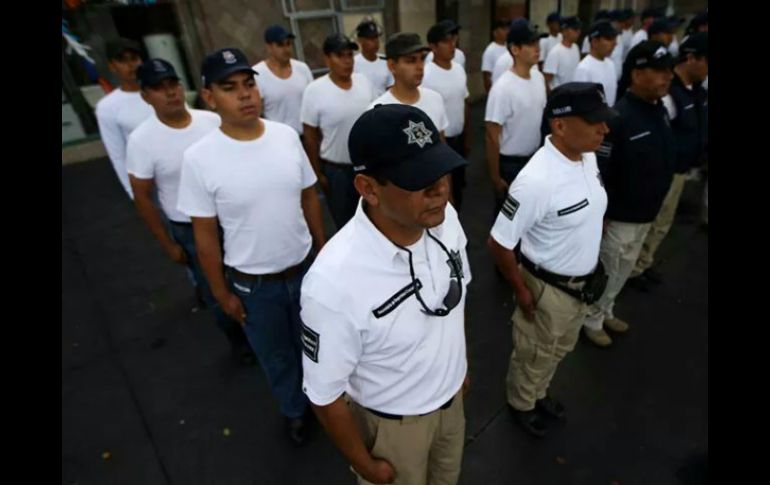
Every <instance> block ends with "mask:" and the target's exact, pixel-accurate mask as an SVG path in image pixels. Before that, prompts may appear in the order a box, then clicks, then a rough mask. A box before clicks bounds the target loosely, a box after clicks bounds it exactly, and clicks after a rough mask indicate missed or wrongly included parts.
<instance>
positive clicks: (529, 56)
mask: <svg viewBox="0 0 770 485" xmlns="http://www.w3.org/2000/svg"><path fill="white" fill-rule="evenodd" d="M511 50H512V51H513V56H514V58H515V63H521V64H523V65H525V66H530V67H531V66H534V65H536V64H537V63H538V62H539V61H540V41H538V40H534V41H532V42H530V43H529V44H521V45H516V44H514V45H513V46H511Z"/></svg>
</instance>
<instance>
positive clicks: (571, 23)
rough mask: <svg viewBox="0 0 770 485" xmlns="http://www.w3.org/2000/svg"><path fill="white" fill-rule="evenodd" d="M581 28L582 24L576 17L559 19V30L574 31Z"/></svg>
mask: <svg viewBox="0 0 770 485" xmlns="http://www.w3.org/2000/svg"><path fill="white" fill-rule="evenodd" d="M582 27H583V22H581V21H580V19H579V18H577V16H575V15H573V16H572V17H564V18H562V19H561V28H562V29H575V30H580V29H581V28H582Z"/></svg>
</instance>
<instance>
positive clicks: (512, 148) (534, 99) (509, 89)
mask: <svg viewBox="0 0 770 485" xmlns="http://www.w3.org/2000/svg"><path fill="white" fill-rule="evenodd" d="M507 42H508V48H509V49H510V52H511V55H512V56H513V58H514V59H515V62H514V65H513V68H512V69H511V70H509V71H506V72H505V73H504V74H503V75H502V76H501V77H500V79H498V80H497V81H496V82H495V83H494V84H493V85H492V90H491V91H490V92H489V97H488V98H487V109H486V114H485V116H484V120H485V121H486V151H487V164H488V165H489V176H490V177H491V179H492V185H493V187H494V190H495V201H496V203H495V207H496V208H495V213H497V212H498V211H499V210H500V206H501V205H502V203H503V200H504V199H505V193H506V192H507V190H508V186H509V185H510V183H511V182H512V181H513V179H515V178H516V175H517V174H518V173H519V171H520V170H521V169H522V168H523V167H524V164H526V163H527V161H528V160H529V158H530V157H531V156H532V154H533V153H535V151H536V150H537V149H538V148H539V147H540V141H541V134H540V124H541V121H542V118H543V108H545V103H546V90H545V80H544V79H543V75H542V74H541V73H540V71H538V70H536V69H533V67H534V66H536V65H537V62H538V59H539V58H540V43H539V39H538V34H537V32H536V31H535V30H534V29H533V28H532V26H531V25H530V23H529V22H528V21H527V20H526V19H524V18H519V19H516V20H514V21H513V22H512V23H511V29H510V31H509V32H508V39H507Z"/></svg>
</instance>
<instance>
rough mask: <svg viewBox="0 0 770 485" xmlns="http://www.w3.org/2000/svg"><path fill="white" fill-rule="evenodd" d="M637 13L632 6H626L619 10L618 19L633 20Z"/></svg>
mask: <svg viewBox="0 0 770 485" xmlns="http://www.w3.org/2000/svg"><path fill="white" fill-rule="evenodd" d="M635 15H636V14H635V13H634V9H632V8H624V9H622V10H618V17H617V20H619V21H621V22H622V21H625V20H631V19H632V18H634V16H635Z"/></svg>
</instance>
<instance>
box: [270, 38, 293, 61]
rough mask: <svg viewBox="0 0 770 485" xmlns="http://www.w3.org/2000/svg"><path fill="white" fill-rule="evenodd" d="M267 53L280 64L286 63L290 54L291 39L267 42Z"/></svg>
mask: <svg viewBox="0 0 770 485" xmlns="http://www.w3.org/2000/svg"><path fill="white" fill-rule="evenodd" d="M267 55H268V56H269V57H271V58H273V59H275V60H276V61H278V62H279V63H280V64H286V63H288V62H289V60H290V59H291V55H292V41H291V39H284V40H282V41H280V42H269V43H268V44H267Z"/></svg>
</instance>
